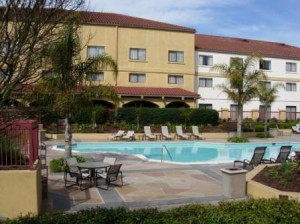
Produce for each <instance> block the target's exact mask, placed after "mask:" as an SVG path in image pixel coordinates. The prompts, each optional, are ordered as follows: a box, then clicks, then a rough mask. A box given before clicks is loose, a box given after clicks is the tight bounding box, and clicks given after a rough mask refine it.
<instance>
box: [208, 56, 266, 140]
mask: <svg viewBox="0 0 300 224" xmlns="http://www.w3.org/2000/svg"><path fill="white" fill-rule="evenodd" d="M259 60H260V57H259V56H257V55H254V54H252V55H249V56H248V57H247V58H246V59H245V60H241V58H232V60H231V61H230V64H229V65H227V64H216V65H214V66H213V67H212V70H215V71H218V72H220V73H221V74H222V75H224V76H225V77H226V78H227V83H223V84H220V85H218V86H217V87H218V88H220V89H221V90H222V91H223V92H224V93H226V94H227V96H228V98H229V99H230V100H232V101H233V102H234V103H236V104H237V136H238V137H240V136H241V133H242V119H243V106H244V104H246V103H247V102H249V101H250V100H251V99H253V98H255V97H256V96H257V83H258V82H259V81H260V80H264V79H265V74H264V73H263V72H262V71H261V70H256V69H255V67H254V66H255V65H256V63H257V61H259Z"/></svg>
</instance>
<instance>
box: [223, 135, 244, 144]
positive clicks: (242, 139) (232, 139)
mask: <svg viewBox="0 0 300 224" xmlns="http://www.w3.org/2000/svg"><path fill="white" fill-rule="evenodd" d="M227 141H228V142H235V143H243V142H249V139H248V138H247V137H245V136H241V137H237V136H234V137H230V138H228V139H227Z"/></svg>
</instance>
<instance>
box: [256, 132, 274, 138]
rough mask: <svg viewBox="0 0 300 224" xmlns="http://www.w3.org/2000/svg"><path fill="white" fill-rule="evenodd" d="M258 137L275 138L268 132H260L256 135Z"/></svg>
mask: <svg viewBox="0 0 300 224" xmlns="http://www.w3.org/2000/svg"><path fill="white" fill-rule="evenodd" d="M256 137H257V138H273V136H272V135H271V134H270V133H269V132H267V133H264V132H258V133H256Z"/></svg>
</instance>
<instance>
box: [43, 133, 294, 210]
mask: <svg viewBox="0 0 300 224" xmlns="http://www.w3.org/2000/svg"><path fill="white" fill-rule="evenodd" d="M75 141H80V140H75ZM206 141H208V142H212V141H218V142H224V141H225V139H207V140H206ZM251 141H266V139H251ZM270 141H272V142H276V141H280V142H282V141H287V142H289V141H297V142H299V141H300V135H296V134H292V135H291V136H278V137H277V138H272V139H270ZM46 143H47V145H53V144H57V143H58V141H54V140H50V141H47V142H46ZM48 148H49V147H48ZM104 155H107V154H103V153H88V154H84V156H85V157H86V158H87V159H88V160H89V161H102V160H103V157H104ZM47 156H48V160H50V159H52V158H60V157H63V152H60V151H55V150H51V149H48V152H47ZM114 156H115V157H117V163H122V171H123V175H124V176H125V177H124V186H123V187H110V188H109V190H102V189H99V188H96V187H93V188H89V189H87V190H84V191H81V190H80V189H79V187H77V186H74V187H71V188H68V189H66V188H65V187H64V180H63V174H62V173H59V174H57V173H49V179H48V198H47V199H46V200H44V201H43V211H44V212H49V211H77V210H80V209H87V208H95V207H107V208H110V207H119V206H123V207H128V208H130V209H135V208H145V207H158V208H160V209H165V208H170V207H174V206H179V205H183V204H188V203H217V202H219V201H224V200H232V199H230V198H227V197H225V196H224V195H223V192H222V191H223V188H222V174H221V171H220V169H221V168H226V167H231V166H232V163H229V164H228V163H227V164H204V165H175V164H167V163H155V162H149V161H144V160H141V159H139V158H137V157H135V156H124V155H118V154H114Z"/></svg>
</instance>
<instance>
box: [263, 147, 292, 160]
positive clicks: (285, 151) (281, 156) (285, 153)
mask: <svg viewBox="0 0 300 224" xmlns="http://www.w3.org/2000/svg"><path fill="white" fill-rule="evenodd" d="M291 150H292V146H291V145H283V146H281V147H280V150H279V153H278V156H277V158H276V159H275V158H272V157H271V158H270V159H263V163H282V162H285V161H287V160H288V159H289V155H290V152H291Z"/></svg>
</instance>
